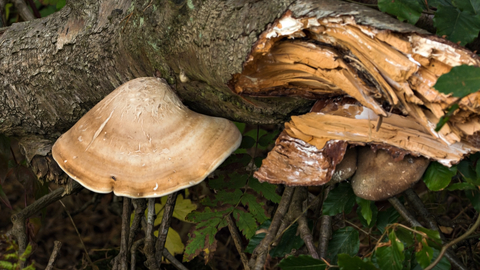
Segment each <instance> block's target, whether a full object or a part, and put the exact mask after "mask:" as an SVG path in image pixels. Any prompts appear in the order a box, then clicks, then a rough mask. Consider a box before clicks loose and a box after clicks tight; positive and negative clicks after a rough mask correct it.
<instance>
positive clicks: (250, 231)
mask: <svg viewBox="0 0 480 270" xmlns="http://www.w3.org/2000/svg"><path fill="white" fill-rule="evenodd" d="M233 217H234V218H235V220H236V221H237V222H236V224H237V226H238V229H239V230H240V231H241V232H242V233H243V235H245V238H247V239H250V238H252V236H253V235H255V231H256V229H257V223H256V222H255V219H254V218H253V216H252V214H250V213H248V212H244V211H242V210H240V209H234V210H233Z"/></svg>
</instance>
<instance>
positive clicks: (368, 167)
mask: <svg viewBox="0 0 480 270" xmlns="http://www.w3.org/2000/svg"><path fill="white" fill-rule="evenodd" d="M429 163H430V161H428V159H426V158H424V157H413V156H410V155H409V156H406V157H405V158H404V159H402V160H400V161H395V159H394V158H393V157H392V156H391V155H390V154H389V153H388V152H387V151H385V150H381V149H379V150H377V151H376V152H374V151H372V149H370V147H369V146H365V147H361V148H360V149H359V151H358V168H357V171H356V172H355V175H354V176H353V177H352V188H353V191H354V192H355V195H357V196H358V197H360V198H363V199H366V200H370V201H379V200H385V199H388V198H390V197H393V196H395V195H397V194H399V193H402V192H404V191H405V190H407V189H408V188H410V187H411V186H413V185H414V184H415V183H416V182H417V181H418V180H420V178H421V177H422V175H423V173H424V172H425V170H426V169H427V167H428V164H429Z"/></svg>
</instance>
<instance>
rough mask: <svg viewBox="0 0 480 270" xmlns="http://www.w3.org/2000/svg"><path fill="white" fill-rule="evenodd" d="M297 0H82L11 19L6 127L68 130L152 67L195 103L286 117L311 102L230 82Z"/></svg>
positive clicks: (1, 116) (236, 115) (1, 102)
mask: <svg viewBox="0 0 480 270" xmlns="http://www.w3.org/2000/svg"><path fill="white" fill-rule="evenodd" d="M290 2H292V1H268V2H263V1H262V2H255V1H227V2H223V1H204V2H200V1H192V2H190V1H189V2H188V3H187V2H186V1H176V3H179V4H175V3H173V1H148V0H144V1H141V0H138V1H129V0H122V1H111V0H110V1H109V0H104V1H98V2H97V1H80V2H69V3H67V6H65V8H64V9H62V10H61V11H60V12H58V13H56V14H53V15H51V16H49V17H46V18H42V19H37V20H33V21H30V22H23V23H17V24H14V25H13V26H11V27H10V28H8V29H7V31H5V32H4V33H3V34H1V35H0V45H1V46H0V75H1V76H2V82H1V84H0V87H1V90H2V93H3V95H0V123H1V124H0V133H6V134H9V135H11V134H16V135H24V134H29V133H34V134H48V135H51V134H55V133H56V132H63V131H64V130H65V129H67V128H69V127H70V126H71V125H72V124H73V123H74V122H75V121H76V120H78V119H79V118H80V117H81V116H82V115H83V114H84V113H85V112H86V111H88V110H89V109H90V108H91V107H92V106H93V105H95V104H96V103H97V102H98V101H99V100H101V99H102V98H103V97H104V96H105V95H107V94H108V93H109V92H111V91H112V90H113V89H115V88H116V87H118V86H119V85H120V84H122V83H124V82H126V81H128V80H130V79H133V78H136V77H140V76H153V75H154V74H156V75H157V76H158V75H159V76H162V77H164V78H166V79H167V80H168V81H169V83H170V84H174V85H176V88H177V91H178V94H179V95H180V96H181V98H183V99H184V102H185V103H186V104H187V105H189V106H190V107H192V108H193V109H195V110H197V111H201V112H204V113H207V114H212V115H222V116H224V117H227V118H231V119H236V120H240V121H246V122H252V123H273V122H279V121H282V120H284V119H285V117H286V115H288V114H289V113H292V111H295V110H297V111H298V110H300V111H301V110H302V108H303V110H304V109H305V105H306V104H310V103H311V101H309V100H304V99H300V98H283V99H275V98H272V99H262V100H261V101H246V100H245V99H244V98H242V97H240V96H238V95H236V94H234V93H233V92H232V91H231V90H230V89H229V88H228V86H227V82H228V80H230V79H231V75H232V74H234V73H238V72H241V70H242V63H243V61H244V59H245V57H246V56H247V54H248V52H249V51H250V50H251V47H252V45H253V43H254V42H255V41H256V39H257V36H258V35H259V33H260V32H262V31H263V30H264V29H265V27H266V25H267V24H268V23H270V22H272V21H274V20H275V18H277V17H279V16H280V15H281V14H282V13H283V12H284V11H285V10H286V8H287V6H288V4H289V3H290ZM180 77H181V79H180ZM182 81H183V82H182Z"/></svg>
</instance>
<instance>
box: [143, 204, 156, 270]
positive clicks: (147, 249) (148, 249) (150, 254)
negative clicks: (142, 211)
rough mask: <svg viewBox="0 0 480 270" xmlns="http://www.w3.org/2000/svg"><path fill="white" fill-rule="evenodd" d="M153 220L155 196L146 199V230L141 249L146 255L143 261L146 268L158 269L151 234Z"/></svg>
mask: <svg viewBox="0 0 480 270" xmlns="http://www.w3.org/2000/svg"><path fill="white" fill-rule="evenodd" d="M154 222H155V198H149V199H148V216H147V231H146V232H145V246H144V248H143V251H144V253H145V256H146V257H147V261H146V262H145V264H146V266H147V267H148V269H152V270H159V269H160V268H159V267H158V265H157V261H156V260H155V246H154V235H153V223H154Z"/></svg>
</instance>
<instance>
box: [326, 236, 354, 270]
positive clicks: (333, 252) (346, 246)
mask: <svg viewBox="0 0 480 270" xmlns="http://www.w3.org/2000/svg"><path fill="white" fill-rule="evenodd" d="M359 247H360V241H359V235H358V231H357V230H355V228H353V227H345V228H341V229H338V230H336V231H335V232H334V233H333V235H332V239H331V240H330V242H328V254H327V256H328V258H330V262H332V263H333V264H336V262H337V256H338V254H341V253H345V254H348V255H351V256H353V255H356V254H357V253H358V249H359Z"/></svg>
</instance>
